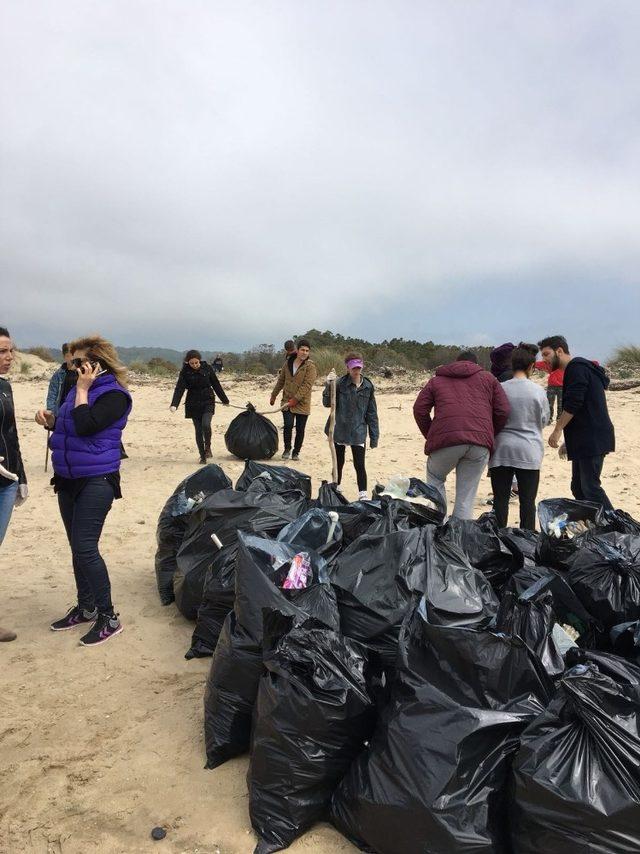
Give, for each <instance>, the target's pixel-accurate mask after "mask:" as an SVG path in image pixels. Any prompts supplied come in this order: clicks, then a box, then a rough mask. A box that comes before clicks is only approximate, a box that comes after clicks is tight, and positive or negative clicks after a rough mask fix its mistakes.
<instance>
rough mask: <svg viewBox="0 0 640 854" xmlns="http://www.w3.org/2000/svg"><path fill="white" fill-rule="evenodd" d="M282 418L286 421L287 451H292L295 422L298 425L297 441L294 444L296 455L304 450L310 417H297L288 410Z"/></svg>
mask: <svg viewBox="0 0 640 854" xmlns="http://www.w3.org/2000/svg"><path fill="white" fill-rule="evenodd" d="M282 417H283V419H284V449H285V451H290V450H291V437H292V436H293V424H294V421H295V425H296V440H295V442H294V443H293V452H294V453H295V454H297V453H299V452H300V449H301V448H302V443H303V442H304V431H305V428H306V426H307V418H308V417H309V416H308V415H297V414H294V413H293V412H289V410H288V409H286V410H285V411H284V412H283V413H282Z"/></svg>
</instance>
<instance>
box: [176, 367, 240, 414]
mask: <svg viewBox="0 0 640 854" xmlns="http://www.w3.org/2000/svg"><path fill="white" fill-rule="evenodd" d="M185 390H186V392H187V399H186V401H185V406H184V415H185V418H198V417H199V416H200V415H202V413H203V412H215V408H216V399H215V395H216V394H217V395H218V397H219V398H220V400H221V401H222V402H223V403H229V398H228V397H227V395H226V394H225V393H224V390H223V388H222V386H221V385H220V380H219V379H218V377H217V376H216V372H215V371H214V370H213V368H212V367H211V365H209V364H207V362H200V367H199V368H198V370H197V371H194V370H193V368H192V367H191V365H189V364H185V365H183V366H182V370H181V371H180V376H179V377H178V382H177V383H176V389H175V391H174V392H173V399H172V401H171V406H180V401H181V400H182V395H183V394H184V392H185ZM214 392H215V394H214Z"/></svg>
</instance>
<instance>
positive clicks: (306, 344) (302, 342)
mask: <svg viewBox="0 0 640 854" xmlns="http://www.w3.org/2000/svg"><path fill="white" fill-rule="evenodd" d="M300 347H308V348H309V349H311V344H310V342H309V341H308V340H307V339H306V338H298V350H299V349H300Z"/></svg>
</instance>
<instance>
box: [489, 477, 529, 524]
mask: <svg viewBox="0 0 640 854" xmlns="http://www.w3.org/2000/svg"><path fill="white" fill-rule="evenodd" d="M489 474H490V475H491V485H492V486H493V510H494V512H495V514H496V519H497V521H498V525H499V527H500V528H506V527H507V523H508V521H509V496H510V495H511V486H512V484H513V476H514V475H515V476H516V481H517V483H518V498H519V499H520V527H521V528H523V529H524V530H525V531H535V529H536V496H537V495H538V485H539V483H540V471H539V469H514V468H512V467H511V466H496V467H495V468H492V469H490V470H489Z"/></svg>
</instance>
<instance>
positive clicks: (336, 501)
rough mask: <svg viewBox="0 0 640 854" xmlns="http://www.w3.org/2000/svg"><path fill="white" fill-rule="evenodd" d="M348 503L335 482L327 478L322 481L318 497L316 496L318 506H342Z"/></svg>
mask: <svg viewBox="0 0 640 854" xmlns="http://www.w3.org/2000/svg"><path fill="white" fill-rule="evenodd" d="M348 503H349V502H348V500H347V499H346V498H345V497H344V495H343V494H342V492H340V491H339V490H338V489H337V488H336V484H335V483H329V481H327V480H323V481H322V483H321V484H320V489H319V490H318V497H317V498H316V504H317V505H318V507H326V508H331V507H340V506H342V505H344V504H348Z"/></svg>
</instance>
